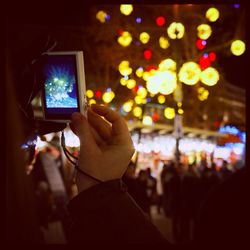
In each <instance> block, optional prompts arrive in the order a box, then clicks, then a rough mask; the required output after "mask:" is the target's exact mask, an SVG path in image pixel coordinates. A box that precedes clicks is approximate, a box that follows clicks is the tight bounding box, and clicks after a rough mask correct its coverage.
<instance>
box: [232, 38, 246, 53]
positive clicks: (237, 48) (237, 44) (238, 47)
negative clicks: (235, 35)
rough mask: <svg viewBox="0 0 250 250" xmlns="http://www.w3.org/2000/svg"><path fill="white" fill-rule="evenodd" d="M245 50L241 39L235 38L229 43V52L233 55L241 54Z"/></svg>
mask: <svg viewBox="0 0 250 250" xmlns="http://www.w3.org/2000/svg"><path fill="white" fill-rule="evenodd" d="M245 50H246V45H245V43H244V42H243V41H241V40H235V41H233V42H232V44H231V52H232V53H233V55H235V56H240V55H242V54H243V53H244V52H245Z"/></svg>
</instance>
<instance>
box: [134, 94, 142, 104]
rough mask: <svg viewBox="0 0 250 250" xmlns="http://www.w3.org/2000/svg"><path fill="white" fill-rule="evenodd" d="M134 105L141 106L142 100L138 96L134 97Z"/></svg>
mask: <svg viewBox="0 0 250 250" xmlns="http://www.w3.org/2000/svg"><path fill="white" fill-rule="evenodd" d="M135 103H136V104H142V98H141V97H140V96H138V95H137V96H136V97H135Z"/></svg>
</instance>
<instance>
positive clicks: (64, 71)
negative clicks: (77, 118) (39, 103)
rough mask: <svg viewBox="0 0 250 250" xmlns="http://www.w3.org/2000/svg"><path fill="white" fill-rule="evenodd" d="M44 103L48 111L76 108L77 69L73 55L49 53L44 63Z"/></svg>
mask: <svg viewBox="0 0 250 250" xmlns="http://www.w3.org/2000/svg"><path fill="white" fill-rule="evenodd" d="M43 73H44V76H45V89H44V91H45V105H46V108H47V109H48V110H50V111H53V110H57V111H58V109H60V108H63V109H68V108H70V109H72V108H73V109H77V107H78V101H77V91H78V90H77V69H76V59H75V56H74V55H50V56H48V59H47V61H46V64H45V65H44V72H43Z"/></svg>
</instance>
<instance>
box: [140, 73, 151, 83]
mask: <svg viewBox="0 0 250 250" xmlns="http://www.w3.org/2000/svg"><path fill="white" fill-rule="evenodd" d="M149 76H150V73H149V72H147V71H146V72H144V73H143V75H142V78H143V80H145V81H147V80H148V78H149Z"/></svg>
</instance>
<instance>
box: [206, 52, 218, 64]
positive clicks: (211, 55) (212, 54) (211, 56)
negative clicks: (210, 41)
mask: <svg viewBox="0 0 250 250" xmlns="http://www.w3.org/2000/svg"><path fill="white" fill-rule="evenodd" d="M208 57H209V59H210V61H211V62H213V61H215V59H216V54H215V53H214V52H210V53H209V55H208Z"/></svg>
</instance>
